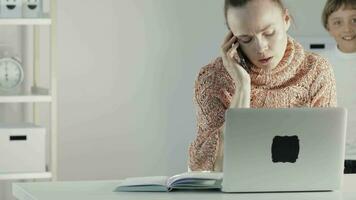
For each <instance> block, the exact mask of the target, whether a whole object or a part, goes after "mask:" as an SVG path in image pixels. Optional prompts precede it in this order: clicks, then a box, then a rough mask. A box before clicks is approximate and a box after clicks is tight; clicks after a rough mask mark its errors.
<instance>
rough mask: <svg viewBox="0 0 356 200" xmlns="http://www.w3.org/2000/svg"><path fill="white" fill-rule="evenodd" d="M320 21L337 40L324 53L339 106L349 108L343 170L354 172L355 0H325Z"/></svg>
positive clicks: (355, 103) (355, 96)
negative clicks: (334, 85)
mask: <svg viewBox="0 0 356 200" xmlns="http://www.w3.org/2000/svg"><path fill="white" fill-rule="evenodd" d="M322 21H323V25H324V27H325V29H326V30H327V31H328V32H329V34H330V35H331V36H332V37H333V38H334V39H335V41H336V43H337V48H335V49H333V50H331V51H327V52H325V56H326V57H327V58H328V59H329V61H330V62H331V64H332V66H333V67H334V68H333V69H334V74H335V79H336V88H337V101H338V105H339V106H341V107H345V108H347V109H348V122H347V137H346V154H345V170H344V173H347V174H348V173H356V93H355V87H356V0H327V2H326V4H325V7H324V11H323V14H322Z"/></svg>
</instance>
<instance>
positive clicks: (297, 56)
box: [250, 36, 305, 89]
mask: <svg viewBox="0 0 356 200" xmlns="http://www.w3.org/2000/svg"><path fill="white" fill-rule="evenodd" d="M304 57H305V53H304V49H303V47H302V46H301V45H300V44H299V43H298V42H296V41H295V40H294V39H293V38H291V37H290V36H288V41H287V47H286V50H285V52H284V56H283V58H282V60H281V61H280V62H279V64H278V65H277V66H276V67H275V68H273V69H271V70H266V69H263V68H258V67H256V66H252V67H251V73H250V76H251V82H252V85H256V86H262V87H265V88H268V89H271V88H275V87H279V86H281V85H283V84H284V83H286V82H287V81H288V80H290V79H291V78H293V77H294V75H295V74H296V72H297V69H298V67H299V66H300V64H301V63H302V62H303V60H304Z"/></svg>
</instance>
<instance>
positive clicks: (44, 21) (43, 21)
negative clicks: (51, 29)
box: [0, 14, 52, 26]
mask: <svg viewBox="0 0 356 200" xmlns="http://www.w3.org/2000/svg"><path fill="white" fill-rule="evenodd" d="M51 24H52V19H51V17H50V16H49V15H48V14H46V15H45V16H44V17H43V18H7V19H5V18H0V25H14V26H18V25H51Z"/></svg>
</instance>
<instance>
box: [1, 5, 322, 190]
mask: <svg viewBox="0 0 356 200" xmlns="http://www.w3.org/2000/svg"><path fill="white" fill-rule="evenodd" d="M286 2H287V4H288V5H289V8H290V10H291V12H292V14H293V15H294V18H296V22H297V27H298V29H296V30H293V31H292V32H291V34H292V35H325V33H324V30H323V29H322V27H321V25H320V26H319V24H320V23H319V22H320V20H319V19H320V13H321V11H320V13H319V12H316V9H319V10H321V4H323V3H324V0H318V1H317V0H313V1H308V0H298V1H296V0H289V1H286ZM300 7H303V8H302V9H303V10H302V12H301V10H300ZM314 9H315V10H314ZM305 16H307V17H305ZM226 32H227V30H226V28H225V22H224V18H223V0H220V1H217V0H194V1H191V0H179V1H177V0H101V1H97V0H85V1H83V0H58V54H59V55H58V59H59V60H58V62H59V63H58V72H59V74H58V76H59V78H58V84H59V85H58V87H59V88H58V95H59V105H58V107H59V123H58V125H59V131H58V133H59V179H60V180H91V179H120V178H124V177H127V176H147V175H172V174H175V173H180V172H183V171H185V170H186V163H187V148H188V145H189V143H190V142H191V141H192V140H193V139H194V137H195V134H196V129H195V109H194V107H193V104H192V96H193V86H194V79H195V76H196V74H197V72H198V70H199V69H200V68H201V67H202V66H203V65H205V64H207V63H208V62H210V61H211V60H212V59H214V58H215V57H216V56H218V55H219V46H220V43H221V42H222V40H223V38H224V36H225V34H226ZM43 37H45V36H43ZM44 41H47V40H46V38H45V39H44ZM44 45H46V44H44ZM47 45H48V44H47ZM43 118H45V115H43ZM46 120H47V119H43V121H46ZM1 186H2V185H1V184H0V187H1ZM3 188H5V187H3ZM6 188H8V189H9V188H10V187H9V186H7V187H6ZM8 189H7V190H8ZM0 192H1V191H0ZM0 197H1V195H0Z"/></svg>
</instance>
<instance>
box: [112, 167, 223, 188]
mask: <svg viewBox="0 0 356 200" xmlns="http://www.w3.org/2000/svg"><path fill="white" fill-rule="evenodd" d="M222 177H223V174H222V173H221V172H186V173H182V174H177V175H175V176H172V177H168V176H150V177H135V178H127V179H125V180H123V181H122V182H121V183H120V184H119V185H118V187H117V188H116V189H115V191H116V192H119V191H125V192H138V191H140V192H154V191H157V192H161V191H162V192H166V191H171V190H173V189H188V190H202V189H220V188H221V182H222Z"/></svg>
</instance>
